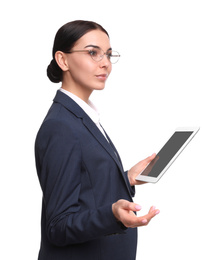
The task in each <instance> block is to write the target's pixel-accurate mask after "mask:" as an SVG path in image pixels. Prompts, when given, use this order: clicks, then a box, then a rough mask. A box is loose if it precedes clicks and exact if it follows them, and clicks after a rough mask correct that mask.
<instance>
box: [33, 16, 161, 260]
mask: <svg viewBox="0 0 223 260" xmlns="http://www.w3.org/2000/svg"><path fill="white" fill-rule="evenodd" d="M119 56H120V55H119V54H118V53H117V52H116V51H113V50H112V47H111V45H110V41H109V36H108V33H107V32H106V31H105V29H104V28H102V27H101V26H100V25H99V24H96V23H94V22H89V21H74V22H70V23H67V24H65V25H64V26H62V27H61V28H60V29H59V31H58V32H57V34H56V36H55V41H54V46H53V60H52V61H51V63H50V65H49V66H48V69H47V75H48V77H49V79H50V80H51V81H53V82H55V83H58V82H62V85H61V88H60V89H59V90H58V91H57V93H56V96H55V98H54V100H53V104H52V106H51V108H50V109H49V111H48V114H47V116H46V117H45V119H44V121H43V123H42V125H41V127H40V130H39V132H38V134H37V137H36V142H35V157H36V168H37V173H38V177H39V181H40V185H41V188H42V191H43V200H42V220H41V246H40V251H39V258H38V259H39V260H75V259H77V260H82V259H84V260H85V259H89V260H99V259H100V260H110V259H112V260H114V259H115V260H119V259H120V260H125V259H126V260H133V259H135V257H136V245H137V227H139V226H144V225H147V224H148V223H149V221H150V220H151V219H152V218H153V217H154V216H155V215H156V214H158V213H159V210H157V209H155V207H151V208H150V210H149V213H148V214H147V215H145V216H141V217H137V216H136V214H135V212H136V211H139V210H140V209H141V207H140V206H139V205H138V204H135V203H133V201H132V197H133V196H134V192H135V191H134V186H135V185H137V184H141V183H140V182H138V181H136V180H135V177H136V176H137V175H138V174H139V172H140V171H141V170H142V169H143V168H144V167H145V166H146V165H147V164H148V163H149V162H150V161H151V160H152V159H153V158H154V156H155V155H152V156H150V157H148V158H146V159H145V160H142V161H141V162H139V163H138V164H137V165H135V166H134V167H132V168H131V169H130V170H129V171H126V172H125V171H124V170H123V166H122V163H121V159H120V157H119V154H118V152H117V150H116V148H115V146H114V144H113V143H112V141H111V139H110V138H109V136H108V135H107V134H106V132H105V130H104V129H103V128H102V126H101V125H100V123H99V117H98V113H97V110H96V108H95V107H94V105H93V104H92V103H91V101H90V100H89V97H90V95H91V93H92V92H93V91H94V90H102V89H104V87H105V82H106V80H107V78H108V76H109V75H110V73H111V70H112V63H115V62H117V60H118V58H119Z"/></svg>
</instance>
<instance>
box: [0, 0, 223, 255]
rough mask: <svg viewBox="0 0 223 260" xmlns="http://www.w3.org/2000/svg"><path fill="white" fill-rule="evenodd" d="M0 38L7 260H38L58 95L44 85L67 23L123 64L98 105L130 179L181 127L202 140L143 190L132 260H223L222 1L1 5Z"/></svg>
mask: <svg viewBox="0 0 223 260" xmlns="http://www.w3.org/2000/svg"><path fill="white" fill-rule="evenodd" d="M0 10H1V16H0V19H1V21H0V27H1V31H0V32H1V40H0V51H1V59H0V61H1V70H0V71H1V101H0V106H1V107H0V112H1V130H0V131H1V135H0V138H1V140H0V141H1V143H0V144H1V145H0V151H1V174H0V193H1V194H0V199H1V201H0V203H1V204H0V205H1V215H0V216H1V222H0V223H1V232H0V234H1V241H2V242H1V251H0V258H1V259H25V260H26V259H27V260H30V259H37V254H38V250H39V243H40V212H41V190H40V187H39V183H38V179H37V175H36V170H35V161H34V151H33V150H34V148H33V146H34V140H35V135H36V132H37V130H38V128H39V126H40V124H41V122H42V120H43V118H44V116H45V114H46V112H47V110H48V108H49V106H50V105H51V102H52V99H53V97H54V95H55V92H56V90H57V89H58V88H59V87H60V84H53V83H51V82H50V81H49V80H48V79H47V77H46V67H47V65H48V63H49V62H50V60H51V51H52V46H53V39H54V35H55V33H56V31H57V30H58V28H59V27H60V26H62V25H63V24H64V23H66V22H69V21H72V20H76V19H85V20H93V21H96V22H98V23H100V24H102V25H103V26H104V27H105V28H106V29H107V31H108V32H109V34H110V38H111V44H112V47H113V49H114V50H117V51H119V52H120V54H121V60H120V61H119V63H117V64H116V65H114V66H113V73H112V74H111V76H110V79H109V80H108V82H107V85H106V89H105V90H104V91H102V92H97V93H94V94H93V96H92V101H93V102H94V103H96V104H97V106H98V107H99V109H100V111H101V122H102V124H103V126H104V128H105V129H106V130H107V132H108V134H109V135H110V137H111V138H112V140H113V142H114V143H115V145H116V147H117V149H118V151H119V153H120V155H121V157H122V160H123V164H124V165H125V168H126V169H128V168H129V167H131V166H132V165H134V164H135V163H137V162H138V161H139V160H141V159H143V158H145V157H147V156H149V155H151V154H152V153H153V152H158V151H159V149H160V148H161V146H162V145H163V143H164V142H165V141H167V139H168V138H169V136H170V134H172V132H173V130H174V129H175V128H176V127H178V126H200V127H201V129H200V131H199V133H198V134H197V136H195V138H194V139H193V141H192V142H191V143H190V144H189V145H188V146H187V148H186V149H185V150H184V152H183V153H182V154H181V155H180V156H179V158H178V159H177V161H175V163H174V164H173V165H172V166H171V168H170V169H169V170H168V172H167V173H166V174H165V175H164V176H163V177H162V179H161V180H160V181H159V182H158V183H157V184H147V185H144V186H138V187H137V195H136V197H135V201H136V202H137V203H139V204H140V205H142V207H143V209H142V212H141V213H140V214H144V213H146V212H147V210H148V209H149V207H150V206H151V205H155V206H156V207H157V208H159V209H160V211H161V212H160V214H159V215H158V216H157V217H156V218H155V219H154V220H152V222H151V223H150V224H149V225H148V226H147V227H144V228H140V229H139V244H138V253H137V260H144V259H153V260H163V259H172V260H175V259H176V260H179V259H181V260H184V259H203V258H205V259H215V260H218V259H219V260H220V259H223V252H222V242H223V241H222V233H223V224H222V219H223V210H222V198H223V191H222V180H223V178H222V172H223V170H222V145H223V138H222V131H223V123H222V109H223V105H222V91H221V90H222V86H223V78H222V76H223V74H222V71H223V47H222V46H223V34H222V32H223V15H222V14H223V6H222V1H220V0H219V1H217V0H187V1H181V0H175V1H174V0H169V1H166V0H156V1H150V0H149V1H148V0H138V1H131V0H128V1H116V0H113V1H110V2H108V1H99V0H95V1H90V0H86V1H74V0H72V1H66V0H64V1H56V0H54V1H50V0H48V1H15V0H14V1H3V2H2V3H1V6H0Z"/></svg>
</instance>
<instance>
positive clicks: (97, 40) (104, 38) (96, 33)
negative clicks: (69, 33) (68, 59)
mask: <svg viewBox="0 0 223 260" xmlns="http://www.w3.org/2000/svg"><path fill="white" fill-rule="evenodd" d="M87 45H96V46H98V47H100V48H102V49H103V50H107V49H109V48H111V46H110V40H109V37H108V35H107V34H106V33H104V32H102V31H100V30H93V31H90V32H88V33H86V34H85V35H83V36H82V37H81V38H80V39H79V40H78V41H77V42H76V44H75V47H79V48H85V47H86V46H87Z"/></svg>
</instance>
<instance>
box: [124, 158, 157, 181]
mask: <svg viewBox="0 0 223 260" xmlns="http://www.w3.org/2000/svg"><path fill="white" fill-rule="evenodd" d="M155 157H156V154H155V153H154V154H153V155H151V156H149V157H147V158H146V159H144V160H142V161H140V162H138V163H137V164H136V165H135V166H133V167H132V168H131V169H130V170H129V171H128V178H129V182H130V185H131V186H134V185H140V184H144V183H145V182H143V181H137V180H136V179H135V178H136V177H137V176H138V175H139V174H140V172H142V171H143V170H144V169H145V168H146V166H147V165H148V164H149V163H150V162H151V161H152V160H153V159H154V158H155Z"/></svg>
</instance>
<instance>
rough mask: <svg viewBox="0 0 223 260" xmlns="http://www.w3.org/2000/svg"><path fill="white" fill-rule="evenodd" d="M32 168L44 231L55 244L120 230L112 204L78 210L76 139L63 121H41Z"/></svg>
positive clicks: (79, 165)
mask: <svg viewBox="0 0 223 260" xmlns="http://www.w3.org/2000/svg"><path fill="white" fill-rule="evenodd" d="M35 156H36V167H37V173H38V177H39V181H40V185H41V188H42V191H43V207H44V211H45V218H46V233H47V236H48V239H49V241H50V242H51V243H53V244H55V245H57V246H65V245H69V244H76V243H83V242H86V241H88V240H92V239H95V238H99V237H102V236H105V235H109V234H113V233H124V229H125V228H124V227H123V225H120V223H118V222H117V221H116V219H115V217H114V215H113V212H112V205H111V204H108V205H105V206H103V207H100V208H94V207H92V209H88V210H82V208H81V203H80V200H79V195H80V191H81V171H82V167H83V163H82V155H81V146H80V142H79V140H78V139H77V137H75V134H74V131H73V130H72V129H70V126H69V125H68V124H65V123H61V122H58V121H56V120H54V119H51V120H48V121H46V122H44V123H43V125H42V127H41V128H40V131H39V133H38V135H37V138H36V143H35Z"/></svg>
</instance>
